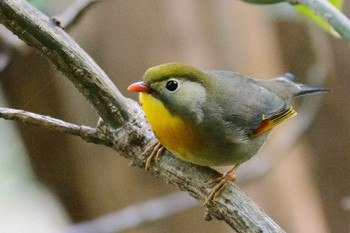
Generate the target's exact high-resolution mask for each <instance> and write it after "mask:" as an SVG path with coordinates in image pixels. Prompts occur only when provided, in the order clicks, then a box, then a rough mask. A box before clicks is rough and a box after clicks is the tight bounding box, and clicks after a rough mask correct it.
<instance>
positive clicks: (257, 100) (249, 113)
mask: <svg viewBox="0 0 350 233" xmlns="http://www.w3.org/2000/svg"><path fill="white" fill-rule="evenodd" d="M211 75H213V74H211ZM214 75H215V76H216V77H217V79H216V80H218V83H217V85H216V86H219V88H216V90H215V92H216V94H215V99H216V101H217V103H216V105H217V106H224V107H222V108H218V109H221V113H220V114H221V117H222V120H223V124H224V125H225V126H224V127H225V131H226V132H227V135H228V136H230V137H232V138H234V139H235V140H240V141H246V140H248V139H250V138H252V137H256V136H258V135H260V134H263V133H265V132H267V131H269V130H271V129H272V128H273V127H275V126H276V125H278V124H280V123H282V122H283V121H284V120H286V119H288V118H291V117H293V116H295V115H296V112H295V111H294V110H293V109H292V108H291V107H290V106H288V105H287V104H286V103H285V102H284V101H283V100H282V99H281V98H280V97H279V96H277V95H276V94H274V93H272V92H270V91H269V90H267V89H266V88H264V87H262V86H260V85H259V84H258V83H257V82H256V81H255V80H254V79H251V78H249V77H246V76H243V75H241V74H238V73H234V72H227V71H218V72H214ZM230 134H231V135H230ZM232 134H233V135H232Z"/></svg>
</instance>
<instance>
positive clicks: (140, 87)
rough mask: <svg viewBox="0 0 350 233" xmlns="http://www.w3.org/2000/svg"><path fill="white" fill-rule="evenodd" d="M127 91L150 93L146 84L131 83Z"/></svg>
mask: <svg viewBox="0 0 350 233" xmlns="http://www.w3.org/2000/svg"><path fill="white" fill-rule="evenodd" d="M128 91H135V92H143V93H150V89H149V87H147V85H146V82H143V81H142V82H137V83H133V84H131V85H130V86H129V87H128Z"/></svg>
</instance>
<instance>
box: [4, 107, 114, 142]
mask: <svg viewBox="0 0 350 233" xmlns="http://www.w3.org/2000/svg"><path fill="white" fill-rule="evenodd" d="M0 118H3V119H6V120H14V121H18V122H21V123H23V124H25V125H33V126H39V127H42V128H45V129H49V130H54V131H58V132H61V133H67V134H71V135H75V136H79V137H81V138H82V139H83V140H85V141H87V142H93V143H96V144H103V145H107V146H110V145H111V142H110V141H109V140H108V139H107V138H105V137H104V136H103V134H101V133H99V131H98V130H97V129H96V128H91V127H89V126H85V125H75V124H72V123H68V122H65V121H62V120H59V119H56V118H52V117H49V116H43V115H39V114H36V113H32V112H27V111H24V110H17V109H11V108H1V107H0Z"/></svg>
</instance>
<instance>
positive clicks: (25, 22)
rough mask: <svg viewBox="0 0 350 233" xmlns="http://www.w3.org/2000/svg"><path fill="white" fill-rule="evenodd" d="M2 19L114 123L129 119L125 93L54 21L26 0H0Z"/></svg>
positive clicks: (0, 15) (112, 124)
mask: <svg viewBox="0 0 350 233" xmlns="http://www.w3.org/2000/svg"><path fill="white" fill-rule="evenodd" d="M0 6H1V7H0V22H1V23H2V24H3V25H5V26H6V27H7V28H8V29H9V30H11V31H12V32H13V33H15V34H16V35H17V36H18V37H19V38H21V39H22V40H23V41H24V42H26V43H27V44H29V45H31V46H33V47H34V48H36V49H38V50H39V51H41V52H42V53H44V54H45V55H46V56H47V57H48V58H49V59H50V60H51V62H52V63H53V64H55V66H56V67H57V68H58V69H59V70H61V71H62V72H63V73H64V74H65V75H66V76H67V77H68V78H69V79H70V81H71V82H72V83H73V84H74V85H75V86H76V88H77V89H78V90H79V91H80V92H81V93H82V94H83V95H84V96H85V97H86V98H87V99H88V100H89V101H90V102H91V103H92V104H93V106H94V107H95V109H96V110H97V111H98V113H99V115H100V116H101V117H102V118H103V119H104V121H105V122H107V123H108V124H110V125H111V126H112V127H119V126H120V125H122V124H123V122H124V121H125V120H127V119H128V114H127V106H126V104H125V100H124V97H123V96H122V94H121V93H120V92H119V90H118V89H117V88H116V87H115V85H114V84H113V83H112V82H111V81H110V79H109V78H108V77H107V75H106V74H105V73H104V72H103V71H102V69H101V68H100V67H99V66H98V65H97V64H96V63H95V62H94V61H93V60H92V59H91V58H90V57H89V56H88V55H87V54H86V53H85V51H84V50H82V49H81V48H80V47H79V45H78V44H77V43H76V42H75V41H74V40H73V39H72V38H71V37H69V36H68V35H67V34H66V33H65V32H64V31H63V30H62V28H60V27H57V26H56V24H55V23H54V21H53V20H52V19H50V18H48V17H47V16H46V15H44V14H42V13H41V12H40V11H38V10H37V9H35V8H34V7H33V6H31V5H30V4H29V3H27V2H26V1H23V0H3V1H1V2H0Z"/></svg>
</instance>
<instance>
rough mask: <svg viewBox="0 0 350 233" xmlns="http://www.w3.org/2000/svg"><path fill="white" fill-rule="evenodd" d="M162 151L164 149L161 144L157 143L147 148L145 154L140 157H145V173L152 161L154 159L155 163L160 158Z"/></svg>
mask: <svg viewBox="0 0 350 233" xmlns="http://www.w3.org/2000/svg"><path fill="white" fill-rule="evenodd" d="M163 151H164V147H163V146H162V144H160V143H159V142H158V141H157V142H155V143H153V144H152V145H151V146H150V147H148V148H147V149H146V150H145V152H143V153H142V155H144V156H147V159H146V165H145V170H146V171H147V170H148V169H149V167H150V165H151V163H152V160H153V159H155V160H156V161H157V160H158V159H159V157H160V156H161V154H162V152H163Z"/></svg>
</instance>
